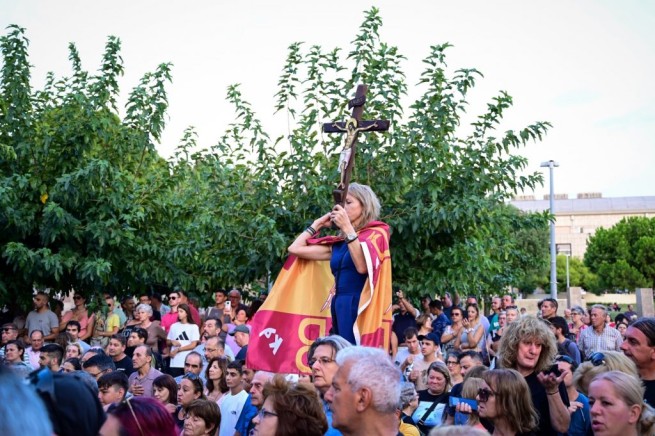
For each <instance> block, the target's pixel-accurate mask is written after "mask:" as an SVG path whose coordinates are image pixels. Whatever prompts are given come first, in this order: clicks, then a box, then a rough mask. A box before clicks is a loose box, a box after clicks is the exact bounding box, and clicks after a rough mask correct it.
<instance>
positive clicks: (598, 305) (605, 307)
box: [589, 304, 608, 316]
mask: <svg viewBox="0 0 655 436" xmlns="http://www.w3.org/2000/svg"><path fill="white" fill-rule="evenodd" d="M594 309H600V310H602V311H603V316H607V312H608V311H607V306H605V305H604V304H594V305H593V306H591V309H590V310H589V312H591V311H592V310H594Z"/></svg>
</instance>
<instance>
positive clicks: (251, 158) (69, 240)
mask: <svg viewBox="0 0 655 436" xmlns="http://www.w3.org/2000/svg"><path fill="white" fill-rule="evenodd" d="M381 28H382V20H381V17H380V13H379V11H378V10H377V9H375V8H372V9H371V10H369V11H367V12H366V14H365V18H364V21H363V24H362V25H361V27H360V29H359V31H358V33H357V35H356V36H355V39H354V40H353V42H352V46H351V48H350V49H349V50H348V51H346V52H344V51H343V50H341V49H340V48H333V49H324V48H323V47H321V46H318V45H314V46H311V47H307V46H306V45H304V44H303V43H293V44H291V45H290V46H289V50H288V55H287V58H286V60H285V62H284V66H283V69H282V73H281V76H280V79H279V82H278V91H277V93H276V94H275V104H274V107H275V110H276V113H277V116H278V117H282V118H283V120H284V121H286V123H285V124H286V125H287V131H286V132H284V133H278V134H269V133H268V132H266V131H264V129H263V127H262V124H261V122H260V120H259V119H258V117H257V115H256V112H255V111H254V110H253V108H252V107H251V105H250V104H249V103H248V102H247V100H246V98H244V96H243V95H242V91H241V87H240V86H239V85H237V84H235V85H231V86H229V87H228V91H227V100H228V101H229V102H230V103H231V104H232V105H233V107H234V109H235V115H236V116H235V120H234V121H233V122H232V123H231V124H229V125H228V126H227V128H226V130H225V133H224V134H223V135H222V136H221V137H220V138H219V139H218V141H217V143H216V144H215V145H213V146H211V147H206V148H201V147H199V145H198V140H197V137H196V134H195V131H194V129H193V128H192V127H189V128H188V129H187V130H186V131H185V134H184V137H183V138H182V139H181V141H180V144H179V146H178V147H177V149H176V153H175V156H174V157H173V158H172V159H170V160H169V161H165V160H163V159H162V158H161V157H159V155H158V154H157V152H156V150H155V144H156V143H157V142H158V141H159V138H160V135H161V132H162V130H163V128H164V119H165V118H164V116H165V112H166V108H167V98H166V89H165V88H166V84H167V82H169V81H170V80H171V66H170V65H169V64H161V65H160V66H159V67H158V68H157V69H156V70H155V71H154V72H152V73H148V74H146V75H145V76H144V77H143V79H142V80H141V82H140V83H139V84H138V85H137V86H136V87H135V88H134V89H133V90H132V91H131V92H130V93H129V98H128V101H127V105H126V107H125V109H124V113H125V115H124V116H122V117H121V116H120V115H119V111H118V109H117V107H116V106H117V100H118V98H117V97H118V93H119V77H120V76H121V75H122V74H123V65H122V60H121V57H120V41H119V40H118V39H116V38H113V37H110V38H109V39H108V42H107V45H106V48H105V54H104V56H103V60H102V64H101V67H100V71H99V72H98V73H97V74H95V75H92V74H89V73H88V72H87V71H85V70H84V69H83V68H82V63H81V60H80V59H79V56H78V53H77V50H76V49H75V46H74V45H72V44H71V46H70V60H71V66H72V71H73V73H72V75H71V76H70V77H64V78H61V79H57V78H55V77H54V75H53V74H50V75H49V76H48V80H47V83H46V85H45V87H44V88H43V89H41V90H36V91H33V90H32V89H31V85H30V69H29V61H28V56H27V48H28V41H27V39H26V38H25V32H24V30H23V29H21V28H19V27H17V26H12V27H10V28H9V30H8V34H7V35H6V36H4V37H2V40H1V41H0V44H1V47H2V55H3V64H2V83H1V87H0V228H2V229H3V231H2V233H1V234H0V254H1V256H2V259H3V262H2V263H0V292H1V294H0V296H2V297H3V298H4V299H5V300H6V299H7V298H8V297H9V296H10V295H11V294H12V293H13V292H14V291H15V290H28V289H31V288H32V286H47V287H52V288H54V289H60V290H68V289H70V288H75V289H76V290H78V291H80V292H84V293H93V292H96V291H98V290H100V289H109V290H113V291H115V292H118V293H122V292H134V291H140V290H143V289H148V288H158V287H162V288H169V287H175V286H180V287H184V288H185V289H189V290H192V291H198V292H203V291H207V290H209V289H212V288H214V287H217V286H231V285H244V284H245V285H253V284H254V285H256V286H266V284H267V282H268V281H269V280H270V279H272V278H274V275H275V273H276V272H277V271H278V270H279V268H280V267H281V265H282V262H283V260H284V257H285V256H286V254H285V253H286V250H285V249H286V246H287V245H288V244H289V243H290V242H291V241H292V240H293V238H294V237H295V236H296V235H297V234H298V233H299V232H300V231H301V230H302V229H303V228H304V227H305V226H306V225H307V224H308V223H310V222H311V221H312V220H313V219H314V218H315V217H317V216H319V215H321V214H323V213H325V211H327V210H329V209H330V208H331V191H332V189H333V187H334V185H335V184H336V181H337V171H336V167H337V162H338V158H337V155H338V153H339V151H340V148H341V144H342V140H343V138H340V137H339V135H328V134H323V133H322V132H321V130H320V127H321V124H322V123H323V122H326V121H329V120H343V119H345V118H346V117H347V116H348V112H347V107H346V104H345V103H346V102H347V100H348V98H349V96H350V94H351V93H352V92H353V91H354V89H355V87H356V85H357V84H358V83H366V84H367V85H368V86H369V95H368V101H367V103H366V106H365V114H364V118H365V119H373V118H381V119H389V120H391V124H392V128H391V130H390V132H389V133H386V134H368V133H364V134H361V135H360V141H361V144H360V147H359V149H358V155H357V164H356V169H355V172H354V174H353V179H354V180H355V181H358V182H360V183H365V184H369V185H371V186H372V187H373V189H374V190H375V191H376V192H377V194H378V195H379V197H380V198H381V201H382V204H383V216H382V219H383V220H385V221H387V222H388V223H389V224H390V225H391V227H392V229H393V234H392V239H391V246H392V258H393V266H394V270H393V274H394V282H395V284H396V285H397V286H401V287H403V288H404V289H406V290H408V291H409V292H410V293H412V292H414V293H426V292H429V293H435V292H441V291H443V290H446V289H448V290H456V291H459V292H462V293H477V294H488V293H495V292H498V291H499V290H500V289H502V288H504V287H506V286H509V285H517V284H520V283H528V282H529V280H530V279H529V278H528V277H530V276H531V275H535V272H534V271H535V269H539V268H540V265H541V264H542V262H543V259H542V253H541V250H540V249H539V247H538V243H537V242H536V240H537V239H538V238H537V237H536V236H534V235H532V236H530V233H531V232H537V233H539V232H542V231H543V229H544V228H545V226H546V223H547V219H548V216H547V215H546V214H532V215H526V214H521V213H518V212H517V211H515V210H512V209H511V208H509V207H507V206H506V205H505V203H506V201H507V200H508V199H510V198H511V197H512V196H513V195H515V194H517V193H520V192H522V191H523V190H525V189H533V188H534V187H535V186H536V185H538V184H541V183H542V178H541V175H540V174H539V173H536V172H535V173H532V174H528V175H523V176H521V175H519V174H520V173H521V172H522V171H523V170H525V168H526V166H527V160H526V159H525V158H524V157H522V156H520V155H519V154H517V150H518V149H520V148H521V147H523V146H525V145H527V144H528V142H530V141H538V140H540V139H541V138H542V137H543V135H544V134H545V133H546V131H547V130H548V128H549V127H550V124H549V123H547V122H535V123H534V124H532V125H529V126H527V127H525V128H522V129H520V130H505V131H502V132H501V131H499V129H500V128H501V127H502V120H503V116H504V114H505V112H506V111H507V110H509V109H510V108H511V106H512V98H511V96H510V95H509V94H508V93H507V92H504V91H502V92H499V94H498V95H497V96H496V97H495V98H493V99H492V101H490V102H489V104H488V105H487V109H486V111H485V112H484V113H482V114H480V115H478V116H477V117H475V118H474V121H473V122H472V123H471V124H466V123H465V122H464V120H465V118H466V116H467V114H466V109H467V105H468V101H467V98H468V95H469V93H470V91H471V90H472V89H473V88H474V86H475V83H476V81H477V80H479V79H480V78H481V77H482V74H481V73H480V72H478V71H477V70H475V69H473V68H460V69H455V70H451V69H450V68H449V67H448V66H447V64H446V52H447V51H448V50H449V48H450V45H449V44H441V45H434V46H432V47H430V49H429V51H428V53H427V54H426V57H425V59H424V60H423V64H424V65H425V69H424V71H423V73H422V74H421V77H420V81H419V83H418V84H417V85H416V86H418V87H419V89H420V91H421V96H420V97H419V98H418V99H417V100H416V101H413V102H405V101H404V100H405V99H406V96H407V89H408V85H407V79H406V78H405V74H404V72H403V69H402V64H403V62H405V58H404V57H403V55H402V54H401V53H400V52H399V51H398V49H397V48H396V47H394V46H392V45H389V44H387V43H385V42H383V41H382V39H381V37H380V30H381ZM27 294H29V293H27Z"/></svg>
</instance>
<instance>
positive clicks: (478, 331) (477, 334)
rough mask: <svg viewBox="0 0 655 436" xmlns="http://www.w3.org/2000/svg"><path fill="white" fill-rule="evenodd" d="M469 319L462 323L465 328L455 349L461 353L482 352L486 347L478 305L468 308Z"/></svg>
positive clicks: (458, 336)
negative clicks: (468, 351)
mask: <svg viewBox="0 0 655 436" xmlns="http://www.w3.org/2000/svg"><path fill="white" fill-rule="evenodd" d="M466 312H467V313H468V319H465V320H463V321H462V326H463V327H464V328H463V329H462V331H461V333H460V334H459V335H457V338H456V339H455V349H456V350H460V351H466V350H475V351H482V347H483V346H484V333H485V332H484V326H483V325H482V323H481V322H480V310H479V309H478V306H477V304H469V305H468V306H466Z"/></svg>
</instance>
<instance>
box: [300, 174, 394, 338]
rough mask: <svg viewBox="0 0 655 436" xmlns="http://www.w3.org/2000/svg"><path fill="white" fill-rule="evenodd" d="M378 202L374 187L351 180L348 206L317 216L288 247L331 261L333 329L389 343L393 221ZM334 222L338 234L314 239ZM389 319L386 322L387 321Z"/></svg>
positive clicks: (348, 335) (306, 256)
mask: <svg viewBox="0 0 655 436" xmlns="http://www.w3.org/2000/svg"><path fill="white" fill-rule="evenodd" d="M379 214H380V201H379V200H378V198H377V196H376V195H375V193H374V192H373V190H372V189H371V188H370V187H368V186H366V185H360V184H358V183H352V184H350V186H349V188H348V195H347V196H346V201H345V207H342V206H341V205H336V206H335V207H334V208H333V209H332V211H330V212H329V213H326V214H325V215H323V216H322V217H320V218H318V219H316V220H315V221H314V222H313V224H312V225H311V226H310V227H308V228H307V229H306V230H304V231H303V232H302V233H301V234H300V235H299V236H298V237H297V238H296V240H295V241H294V242H293V243H292V244H291V246H289V253H290V254H292V255H295V256H297V257H299V258H301V259H307V260H317V261H327V260H329V261H330V269H331V271H332V274H333V275H334V280H335V284H334V288H333V293H334V295H333V299H332V306H331V315H332V330H333V333H334V334H338V335H340V336H342V337H344V338H345V339H347V340H348V341H350V342H351V343H353V344H360V345H373V346H379V345H383V346H384V347H388V345H389V343H388V338H389V328H390V319H391V317H390V313H388V312H389V311H390V307H391V258H390V252H389V226H388V225H387V224H385V223H383V222H380V221H377V219H378V217H379ZM332 223H334V224H335V225H336V227H338V228H339V233H338V234H337V235H336V236H326V237H322V238H316V237H315V235H317V234H318V233H319V232H320V231H321V229H323V228H329V227H330V226H331V224H332ZM385 324H388V325H385Z"/></svg>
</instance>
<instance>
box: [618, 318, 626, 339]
mask: <svg viewBox="0 0 655 436" xmlns="http://www.w3.org/2000/svg"><path fill="white" fill-rule="evenodd" d="M616 329H617V330H618V331H619V333H621V337H622V338H623V340H625V332H626V330H628V323H627V321H621V322H620V323H618V324H617V325H616Z"/></svg>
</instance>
